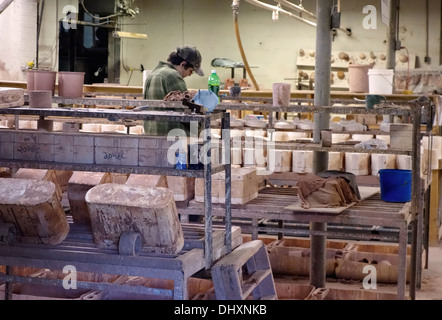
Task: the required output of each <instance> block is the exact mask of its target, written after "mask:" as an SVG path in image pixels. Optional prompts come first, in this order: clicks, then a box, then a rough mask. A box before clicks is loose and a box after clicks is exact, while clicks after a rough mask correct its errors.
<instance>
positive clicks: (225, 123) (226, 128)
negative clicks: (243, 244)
mask: <svg viewBox="0 0 442 320" xmlns="http://www.w3.org/2000/svg"><path fill="white" fill-rule="evenodd" d="M221 133H222V142H223V147H224V159H225V160H224V161H225V163H224V171H225V187H226V194H225V199H226V221H225V226H226V231H225V232H226V236H225V245H226V250H227V253H230V252H231V251H232V167H231V163H230V162H231V161H230V151H231V150H230V149H231V148H230V113H228V112H224V114H223V118H222V122H221Z"/></svg>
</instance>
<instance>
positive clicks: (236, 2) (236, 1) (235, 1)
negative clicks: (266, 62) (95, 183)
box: [232, 0, 259, 91]
mask: <svg viewBox="0 0 442 320" xmlns="http://www.w3.org/2000/svg"><path fill="white" fill-rule="evenodd" d="M232 9H233V19H234V27H235V35H236V40H237V42H238V47H239V51H240V53H241V57H242V60H243V62H244V67H245V68H246V71H247V73H248V74H249V76H250V80H252V82H253V85H254V87H255V90H256V91H259V86H258V83H257V82H256V80H255V77H254V76H253V73H252V70H251V69H250V66H249V63H248V62H247V57H246V54H245V52H244V48H243V46H242V42H241V36H240V34H239V27H238V13H239V0H233V2H232Z"/></svg>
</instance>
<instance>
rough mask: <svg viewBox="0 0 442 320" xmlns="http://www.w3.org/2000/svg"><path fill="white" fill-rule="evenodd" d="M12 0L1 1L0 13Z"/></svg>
mask: <svg viewBox="0 0 442 320" xmlns="http://www.w3.org/2000/svg"><path fill="white" fill-rule="evenodd" d="M13 1H14V0H3V2H2V3H0V14H1V13H2V12H3V11H5V10H6V8H7V7H8V6H9V5H10V4H11V3H12V2H13Z"/></svg>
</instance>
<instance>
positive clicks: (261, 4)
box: [245, 0, 316, 27]
mask: <svg viewBox="0 0 442 320" xmlns="http://www.w3.org/2000/svg"><path fill="white" fill-rule="evenodd" d="M245 1H247V2H249V3H251V4H253V5H255V6H257V7H260V8H263V9H267V10H270V11H272V12H274V11H276V12H281V13H283V14H285V15H287V16H289V17H291V18H294V19H296V20H299V21H301V22H304V23H306V24H308V25H309V26H312V27H316V23H315V22H312V21H310V20H307V19H304V18H301V17H299V16H297V15H295V14H293V13H291V12H289V11H286V10H284V9H281V8H280V7H278V6H272V5H270V4H267V3H264V2H261V1H258V0H245Z"/></svg>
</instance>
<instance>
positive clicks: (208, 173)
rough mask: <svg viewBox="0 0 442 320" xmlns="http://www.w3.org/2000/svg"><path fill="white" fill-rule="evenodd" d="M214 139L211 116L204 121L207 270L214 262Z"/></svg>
mask: <svg viewBox="0 0 442 320" xmlns="http://www.w3.org/2000/svg"><path fill="white" fill-rule="evenodd" d="M211 140H212V137H211V135H210V116H206V117H205V119H204V150H206V158H205V159H203V160H204V233H205V251H206V252H205V258H206V270H209V269H210V268H211V266H212V261H213V252H212V251H213V246H212V243H213V234H212V150H211V149H212V148H211V143H212V142H211Z"/></svg>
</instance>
